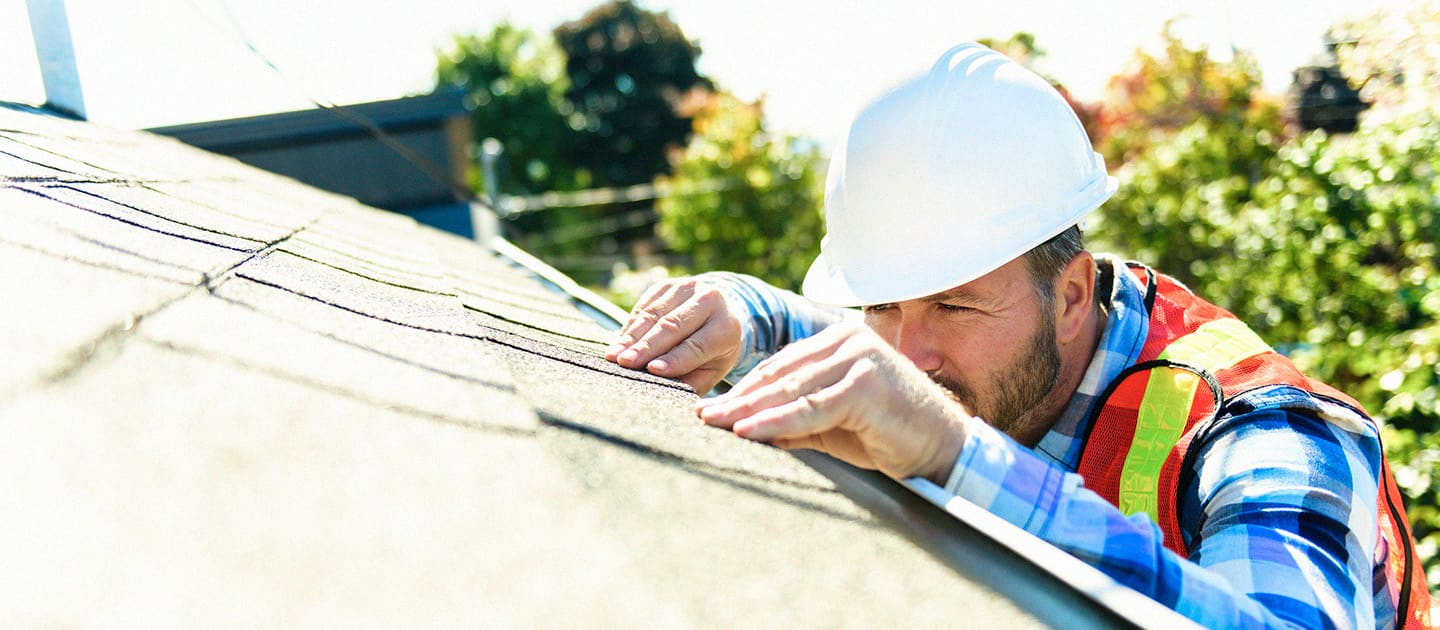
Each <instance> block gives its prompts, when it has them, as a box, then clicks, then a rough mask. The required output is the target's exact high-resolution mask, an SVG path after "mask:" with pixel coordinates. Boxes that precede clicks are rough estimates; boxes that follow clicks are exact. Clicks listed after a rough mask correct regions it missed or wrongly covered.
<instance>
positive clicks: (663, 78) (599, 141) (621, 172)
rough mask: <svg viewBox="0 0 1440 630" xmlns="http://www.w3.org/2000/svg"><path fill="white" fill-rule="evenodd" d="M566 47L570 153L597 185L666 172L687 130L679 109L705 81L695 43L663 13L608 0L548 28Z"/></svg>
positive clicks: (635, 181) (705, 86)
mask: <svg viewBox="0 0 1440 630" xmlns="http://www.w3.org/2000/svg"><path fill="white" fill-rule="evenodd" d="M555 40H556V41H557V42H558V43H559V45H560V47H561V48H562V49H564V51H565V55H566V64H565V72H566V74H567V76H568V78H569V87H568V88H567V89H566V90H565V98H566V100H567V101H568V102H569V103H570V104H571V106H572V107H573V109H574V112H573V114H572V115H571V118H570V123H571V127H572V128H574V129H575V130H576V132H577V134H578V138H577V140H578V143H579V144H578V147H577V152H576V154H575V157H576V159H577V160H578V161H579V162H580V164H582V165H584V166H585V167H586V168H588V169H590V170H591V171H592V172H594V173H595V175H596V181H597V182H599V183H601V184H603V185H629V184H639V183H642V182H648V181H650V180H651V179H652V178H654V177H655V176H656V175H658V174H660V173H666V172H669V163H668V161H667V152H669V151H671V150H679V149H680V148H682V147H684V146H685V143H686V140H687V139H688V138H689V137H690V127H691V125H690V118H689V117H688V116H686V115H684V114H683V113H681V110H682V109H683V106H684V103H685V101H686V99H687V97H690V96H691V95H692V91H707V90H709V89H710V81H709V79H706V78H705V77H703V76H701V75H700V73H698V72H697V71H696V70H695V62H696V60H697V59H698V58H699V57H700V47H699V46H697V45H696V44H695V43H693V42H691V41H690V40H689V39H687V38H686V37H685V33H684V32H683V31H681V30H680V27H679V26H678V25H676V24H675V22H673V21H671V20H670V17H669V16H668V15H667V14H666V13H663V12H662V13H652V12H650V11H646V10H644V9H641V8H639V7H637V6H635V4H633V3H632V2H630V1H629V0H612V1H611V2H608V3H606V4H603V5H600V6H598V7H596V8H594V9H592V10H591V11H590V12H588V13H586V14H585V16H584V17H582V18H580V19H579V20H576V21H574V22H567V23H565V24H562V25H560V27H559V28H556V29H555Z"/></svg>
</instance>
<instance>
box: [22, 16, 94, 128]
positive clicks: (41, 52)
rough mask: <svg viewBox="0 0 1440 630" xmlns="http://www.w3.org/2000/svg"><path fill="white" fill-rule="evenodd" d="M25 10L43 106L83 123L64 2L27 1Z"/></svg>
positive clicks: (76, 71)
mask: <svg viewBox="0 0 1440 630" xmlns="http://www.w3.org/2000/svg"><path fill="white" fill-rule="evenodd" d="M25 7H26V10H27V11H28V12H29V14H30V34H31V35H32V36H33V38H34V39H35V56H36V57H37V58H38V59H39V60H40V76H41V79H42V80H43V81H44V83H45V107H46V108H47V109H50V110H52V111H55V112H58V113H60V114H64V115H66V116H71V117H74V118H78V119H80V120H85V97H84V96H83V95H82V94H81V93H80V71H79V70H78V69H77V68H76V66H75V46H74V45H73V44H72V43H71V41H70V20H69V18H67V17H66V16H65V0H26V2H25Z"/></svg>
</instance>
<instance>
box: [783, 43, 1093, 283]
mask: <svg viewBox="0 0 1440 630" xmlns="http://www.w3.org/2000/svg"><path fill="white" fill-rule="evenodd" d="M1114 188H1115V181H1114V178H1111V177H1109V176H1108V175H1107V174H1106V172H1105V165H1104V160H1103V159H1102V158H1100V156H1099V155H1098V154H1096V153H1095V152H1094V151H1093V149H1092V148H1091V147H1090V141H1089V139H1088V138H1087V137H1086V135H1085V131H1084V128H1083V127H1082V126H1081V125H1080V121H1079V119H1078V118H1076V116H1075V113H1074V111H1072V110H1071V109H1070V107H1069V105H1068V103H1066V102H1065V100H1064V99H1063V98H1061V97H1060V95H1059V94H1058V93H1057V92H1056V91H1055V90H1054V88H1052V87H1050V85H1049V83H1048V82H1046V81H1045V80H1044V79H1041V78H1040V77H1038V76H1036V75H1035V74H1034V73H1032V72H1030V71H1029V70H1027V69H1025V68H1024V67H1023V66H1021V65H1020V64H1018V63H1015V62H1014V61H1012V60H1010V59H1008V58H1006V57H1004V56H1003V55H1001V54H999V53H997V52H995V51H992V50H990V49H989V48H986V47H984V46H980V45H979V44H974V43H966V44H961V45H959V46H956V47H954V48H951V49H950V50H949V51H947V52H946V53H945V54H944V55H941V57H940V58H939V60H938V61H937V62H936V63H935V64H934V65H933V66H932V67H931V68H930V70H929V72H927V73H924V74H922V75H919V76H916V77H914V78H912V79H910V80H908V81H905V82H902V83H901V84H899V85H898V86H896V87H895V88H893V89H892V90H890V91H889V92H886V93H885V94H884V95H882V96H880V97H879V98H877V99H875V100H874V101H872V102H871V103H870V104H869V105H867V106H866V107H865V108H864V109H862V110H861V111H860V113H858V114H857V115H856V117H855V119H854V122H853V123H852V124H851V126H850V131H849V133H848V134H847V135H846V137H845V140H844V142H843V143H842V144H841V145H840V146H839V147H837V149H836V151H835V153H834V155H833V156H832V158H831V162H830V172H829V173H828V175H827V178H826V198H825V215H826V216H825V218H826V225H827V229H828V234H827V235H826V236H825V238H824V239H823V240H822V243H821V253H820V256H819V257H817V258H816V260H815V262H814V264H812V265H811V267H810V271H809V273H808V274H807V275H806V278H805V284H804V292H805V295H806V296H807V297H810V298H811V299H814V300H816V301H820V302H825V303H830V304H843V305H860V304H878V303H887V302H896V301H901V300H906V299H912V298H918V297H924V296H926V295H931V294H934V293H939V292H941V291H944V290H947V289H950V288H952V287H955V286H958V285H961V284H964V283H966V282H969V281H971V280H974V279H975V278H978V277H980V276H982V275H985V274H986V273H989V272H990V271H993V270H994V269H996V268H998V267H999V266H1001V265H1003V264H1005V263H1006V262H1008V261H1009V260H1012V259H1014V258H1017V257H1019V256H1020V255H1022V254H1024V253H1025V252H1026V251H1029V250H1030V249H1031V248H1033V247H1035V246H1037V245H1040V244H1041V243H1044V242H1045V241H1047V240H1049V239H1050V238H1052V237H1054V236H1055V235H1057V234H1059V233H1060V232H1062V231H1064V230H1065V229H1066V228H1068V227H1070V226H1071V225H1074V224H1075V223H1076V222H1077V221H1079V220H1080V218H1081V217H1082V216H1084V215H1085V214H1087V213H1088V212H1090V211H1091V210H1093V209H1095V208H1096V207H1098V206H1099V205H1100V204H1101V203H1102V202H1104V200H1105V199H1106V198H1108V197H1109V196H1110V194H1111V193H1113V192H1114Z"/></svg>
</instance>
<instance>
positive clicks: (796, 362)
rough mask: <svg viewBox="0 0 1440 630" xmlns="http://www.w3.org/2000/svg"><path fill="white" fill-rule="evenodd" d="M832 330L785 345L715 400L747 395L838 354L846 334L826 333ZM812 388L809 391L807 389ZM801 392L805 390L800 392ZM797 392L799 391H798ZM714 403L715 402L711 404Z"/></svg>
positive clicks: (720, 400)
mask: <svg viewBox="0 0 1440 630" xmlns="http://www.w3.org/2000/svg"><path fill="white" fill-rule="evenodd" d="M829 332H830V329H828V328H827V329H826V330H823V331H821V332H820V333H819V334H817V335H814V336H812V337H807V338H805V339H801V340H800V341H797V342H795V343H792V344H790V345H788V346H785V347H784V348H783V349H781V350H780V351H779V352H777V353H775V354H773V355H771V356H770V357H768V358H766V359H765V360H764V361H761V362H760V364H759V365H757V366H755V369H752V370H750V373H749V374H746V375H745V378H743V379H740V382H739V383H736V384H735V387H734V388H732V389H731V390H730V391H729V393H727V394H725V396H722V397H720V399H718V400H716V401H715V402H722V401H723V400H725V399H734V398H738V397H741V396H745V395H747V394H749V393H751V392H753V391H755V390H757V389H760V388H763V387H766V386H768V385H770V384H772V383H775V382H777V381H779V380H781V379H783V378H786V377H787V376H788V375H790V374H792V373H794V372H796V371H797V370H798V369H800V367H801V366H803V365H807V364H811V363H816V362H820V361H823V360H825V359H827V358H830V357H833V356H835V351H836V350H837V349H838V348H839V346H840V344H841V343H842V342H843V340H844V338H845V337H844V336H843V335H836V334H827V333H829ZM807 391H810V390H807ZM799 393H801V394H803V393H805V392H803V391H802V392H799ZM797 395H798V394H797ZM712 404H713V403H712Z"/></svg>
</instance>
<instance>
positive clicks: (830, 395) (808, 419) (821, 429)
mask: <svg viewBox="0 0 1440 630" xmlns="http://www.w3.org/2000/svg"><path fill="white" fill-rule="evenodd" d="M843 389H844V388H842V387H828V388H826V389H824V390H821V391H819V392H816V393H814V394H810V395H808V396H802V397H800V398H799V399H796V400H794V401H792V402H789V403H786V404H783V405H779V406H776V407H771V408H768V409H764V410H762V411H760V412H758V413H756V414H754V415H751V416H748V417H746V418H744V419H742V420H740V421H738V422H736V423H735V425H734V426H733V427H732V428H731V430H733V431H734V432H735V435H738V436H740V437H743V438H746V439H749V440H756V441H759V442H770V441H773V440H786V441H790V442H792V443H794V442H796V441H804V440H805V439H806V438H809V437H811V436H817V435H820V434H822V433H825V432H828V431H832V430H834V429H835V428H837V427H839V426H840V425H841V424H842V423H843V421H844V419H845V417H846V416H845V413H844V412H845V410H844V408H843V407H844V400H843V398H841V396H842V390H843Z"/></svg>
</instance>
